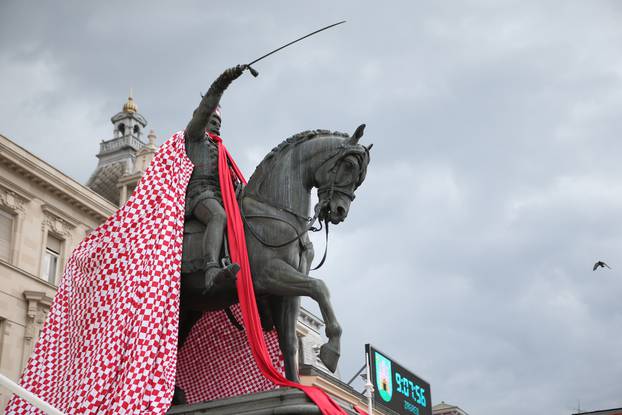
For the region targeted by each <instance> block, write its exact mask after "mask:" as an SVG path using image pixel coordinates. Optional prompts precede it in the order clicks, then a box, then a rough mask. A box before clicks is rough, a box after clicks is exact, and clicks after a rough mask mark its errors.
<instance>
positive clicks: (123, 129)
mask: <svg viewBox="0 0 622 415" xmlns="http://www.w3.org/2000/svg"><path fill="white" fill-rule="evenodd" d="M118 128H119V132H120V133H121V135H125V124H123V123H120V124H119V127H118Z"/></svg>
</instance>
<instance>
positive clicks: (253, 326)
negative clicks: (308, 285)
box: [210, 134, 347, 415]
mask: <svg viewBox="0 0 622 415" xmlns="http://www.w3.org/2000/svg"><path fill="white" fill-rule="evenodd" d="M210 137H211V138H212V139H213V140H214V141H215V142H216V143H217V144H218V174H219V176H220V191H221V193H222V200H223V205H224V208H225V211H226V212H227V238H228V241H229V252H230V254H231V260H232V261H233V262H236V263H238V264H239V265H240V272H239V273H238V278H237V289H238V297H239V301H240V308H241V310H242V318H243V320H244V327H245V331H246V336H247V338H248V343H249V345H250V348H251V351H252V353H253V356H254V358H255V362H256V363H257V366H258V367H259V369H260V370H261V373H263V375H264V376H265V377H266V378H267V379H269V380H270V381H271V382H273V383H274V384H276V385H279V386H287V387H294V388H298V389H300V390H302V391H303V392H304V393H306V394H307V396H308V397H309V398H310V399H311V400H312V401H313V402H315V404H316V405H317V406H318V407H319V408H320V410H321V411H322V414H324V415H338V414H339V415H346V414H347V413H346V412H345V411H344V410H343V409H342V408H341V407H340V406H339V405H338V404H337V403H336V402H335V401H334V400H332V399H331V398H330V397H329V396H328V395H327V394H326V392H324V391H323V390H321V389H319V388H317V387H314V386H305V385H301V384H300V383H296V382H292V381H290V380H288V379H286V378H285V377H284V376H283V375H282V374H281V373H280V372H279V371H277V370H276V369H275V368H274V366H273V365H272V362H271V359H270V355H269V353H268V351H267V347H266V343H265V341H264V336H263V332H262V327H261V320H260V317H259V312H258V311H257V302H256V301H255V290H254V288H253V280H252V278H251V269H250V264H249V261H248V250H247V248H246V237H245V235H244V224H243V223H242V218H241V214H240V208H239V206H238V201H237V199H236V196H235V189H234V187H233V182H232V176H233V177H237V178H238V179H239V180H241V181H242V182H243V183H246V180H245V179H244V176H243V175H242V173H241V172H240V169H239V168H238V166H237V165H236V164H235V161H233V159H232V158H231V155H230V154H229V152H228V151H227V149H226V148H225V146H224V145H223V144H222V139H221V138H220V137H218V136H216V135H212V134H210Z"/></svg>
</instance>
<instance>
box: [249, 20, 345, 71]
mask: <svg viewBox="0 0 622 415" xmlns="http://www.w3.org/2000/svg"><path fill="white" fill-rule="evenodd" d="M345 22H346V21H345V20H342V21H340V22H337V23H333V24H331V25H328V26H326V27H323V28H321V29H318V30H316V31H315V32H311V33H309V34H308V35H304V36H303V37H300V38H298V39H296V40H293V41H291V42H289V43H288V44H286V45H283V46H281V47H280V48H278V49H274V50H273V51H272V52H269V53H266V54H265V55H263V56H262V57H261V58H257V59H255V60H254V61H252V62H251V63H249V64H248V66H251V65H252V64H254V63H256V62H259V61H260V60H262V59H264V58H267V57H268V56H270V55H272V54H273V53H276V52H278V51H280V50H281V49H284V48H286V47H288V46H290V45H293V44H294V43H296V42H300V41H301V40H302V39H306V38H308V37H309V36H313V35H314V34H316V33H320V32H322V31H324V30H326V29H330V28H331V27H335V26H337V25H340V24H342V23H345Z"/></svg>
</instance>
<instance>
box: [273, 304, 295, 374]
mask: <svg viewBox="0 0 622 415" xmlns="http://www.w3.org/2000/svg"><path fill="white" fill-rule="evenodd" d="M275 303H278V305H277V304H274V306H273V311H274V313H275V314H276V318H275V319H274V325H275V327H276V332H277V333H278V335H279V346H280V347H281V352H282V353H283V358H284V363H285V377H286V378H287V379H289V380H291V381H294V382H299V380H300V379H299V377H298V356H297V354H298V337H296V321H297V320H298V319H297V317H298V313H299V311H300V297H284V298H280V301H279V300H275Z"/></svg>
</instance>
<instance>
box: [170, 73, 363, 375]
mask: <svg viewBox="0 0 622 415" xmlns="http://www.w3.org/2000/svg"><path fill="white" fill-rule="evenodd" d="M246 69H249V70H250V67H249V66H248V65H238V66H236V67H233V68H230V69H227V70H226V71H224V72H223V73H222V74H221V75H220V76H219V77H218V78H217V79H216V80H215V81H214V82H213V83H212V85H211V86H210V88H209V90H208V91H207V93H206V94H205V95H204V96H203V98H202V100H201V102H200V104H199V106H198V107H197V109H196V110H195V111H194V113H193V116H192V119H191V120H190V122H189V124H188V126H187V127H186V130H185V139H186V152H187V155H188V157H189V158H190V160H191V161H192V162H193V164H194V166H195V167H194V170H193V173H192V176H191V178H190V182H189V184H188V187H187V191H186V217H185V223H184V241H183V255H182V276H181V300H180V301H181V303H180V325H179V345H178V347H181V346H182V344H183V342H184V341H185V340H186V338H187V336H188V334H189V333H190V330H191V329H192V326H193V324H194V323H195V322H196V321H198V319H199V318H200V316H201V314H202V313H203V312H204V311H213V310H220V309H224V310H227V309H228V307H230V306H231V305H233V304H236V303H237V301H238V297H237V292H236V285H235V281H236V273H237V272H238V270H239V266H238V264H235V263H231V262H230V261H229V260H228V258H227V257H228V255H227V249H226V243H223V234H224V230H225V226H226V214H225V210H224V209H223V202H222V195H221V192H220V185H219V173H218V167H217V160H218V158H217V157H218V156H217V146H216V144H215V142H214V137H216V136H219V135H220V127H221V121H222V115H221V109H220V106H219V102H220V99H221V97H222V95H223V93H224V91H225V89H226V88H227V87H228V86H229V85H230V84H231V83H232V82H233V81H234V80H235V79H237V78H238V77H239V76H240V75H241V74H242V73H243V72H244V70H246ZM364 127H365V126H364V125H361V126H359V127H358V128H357V129H356V131H355V132H354V133H353V134H352V135H351V136H350V135H349V134H344V133H339V132H331V131H327V130H312V131H305V132H301V133H298V134H295V135H294V136H292V137H290V138H288V139H286V140H285V141H283V142H282V143H281V144H279V145H278V146H277V147H275V148H274V149H273V150H272V151H271V152H270V153H268V155H266V157H265V158H264V159H263V161H262V162H261V163H260V164H259V165H258V166H257V168H256V170H255V172H254V173H253V175H252V176H251V178H250V180H249V181H248V184H247V185H246V186H244V185H243V184H242V183H239V182H238V183H236V184H235V185H236V193H237V197H238V203H239V206H240V211H241V215H242V220H243V222H244V229H245V234H246V239H247V241H246V243H247V246H248V257H249V262H250V267H251V273H252V279H253V285H254V289H255V294H256V299H257V303H258V307H259V312H260V316H261V320H262V326H263V328H264V330H269V329H272V328H275V329H276V331H277V334H278V339H279V346H280V348H281V351H282V353H283V357H284V367H285V376H286V377H287V379H289V380H292V381H296V382H297V381H298V379H299V378H298V362H297V359H296V356H297V351H298V341H297V338H296V321H297V319H298V314H299V309H300V297H301V296H306V297H311V298H312V299H314V300H315V301H317V303H318V305H319V308H320V310H321V314H322V318H323V319H324V322H325V324H326V328H325V333H326V336H327V338H328V341H327V342H326V343H325V344H324V345H322V347H321V349H320V359H321V360H322V362H323V363H324V364H325V365H326V367H327V368H329V369H330V370H331V371H333V372H334V371H335V370H336V368H337V362H338V359H339V355H340V337H341V331H342V330H341V327H340V325H339V323H338V321H337V318H336V316H335V313H334V310H333V307H332V305H331V302H330V298H329V291H328V288H327V286H326V283H325V282H324V281H323V280H321V279H319V278H313V277H310V276H309V270H310V266H311V261H312V259H313V256H314V251H313V245H312V243H311V241H310V239H309V236H308V235H307V231H308V230H310V229H311V228H312V226H313V224H314V223H315V222H317V221H319V222H320V224H321V223H322V222H324V226H328V223H331V224H338V223H341V222H343V221H344V220H345V219H346V217H347V215H348V212H349V209H350V204H351V202H352V201H353V200H354V197H355V194H354V193H355V191H356V189H357V188H358V187H359V186H360V185H361V183H362V182H363V180H364V179H365V174H366V172H367V165H368V163H369V150H370V148H371V146H368V147H365V146H363V145H361V144H359V139H360V138H361V136H362V135H363V130H364ZM314 188H315V189H317V194H318V199H319V201H318V203H317V204H316V205H315V207H314V208H313V209H310V207H311V192H312V189H314Z"/></svg>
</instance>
